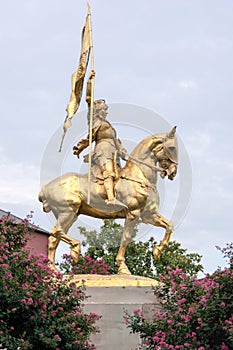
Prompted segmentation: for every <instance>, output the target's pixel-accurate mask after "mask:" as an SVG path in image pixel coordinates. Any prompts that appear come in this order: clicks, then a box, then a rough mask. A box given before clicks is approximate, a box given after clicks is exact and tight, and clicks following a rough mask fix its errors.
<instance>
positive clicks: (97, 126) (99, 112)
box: [73, 79, 127, 207]
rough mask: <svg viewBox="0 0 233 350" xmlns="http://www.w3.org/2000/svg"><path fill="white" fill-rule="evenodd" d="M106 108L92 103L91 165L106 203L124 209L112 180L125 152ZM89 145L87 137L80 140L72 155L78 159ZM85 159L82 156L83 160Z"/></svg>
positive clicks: (87, 99)
mask: <svg viewBox="0 0 233 350" xmlns="http://www.w3.org/2000/svg"><path fill="white" fill-rule="evenodd" d="M89 84H90V79H89V81H88V85H87V96H86V101H87V103H88V107H89V108H88V115H87V117H88V124H89V122H90V94H89V92H90V85H89ZM107 114H108V106H107V104H106V103H105V100H96V101H94V107H93V127H92V142H93V141H95V148H94V154H93V157H92V162H93V165H95V166H97V167H98V168H99V169H100V171H101V174H102V177H103V180H104V187H105V190H106V194H107V199H106V203H107V204H113V205H115V204H116V205H119V206H121V207H126V206H125V205H124V204H123V203H122V202H120V201H119V200H117V199H116V197H115V193H114V180H115V179H116V176H117V166H118V164H119V161H118V160H119V157H120V158H122V159H123V160H126V155H127V152H126V150H125V149H124V148H123V147H122V144H121V141H120V140H119V139H118V138H117V133H116V130H115V129H114V128H113V126H112V125H111V124H110V122H109V121H107V120H106V116H107ZM88 145H89V135H87V137H86V138H84V139H81V140H80V141H79V142H78V143H77V146H74V147H73V154H74V155H76V156H77V157H79V155H80V153H81V152H82V151H83V150H84V149H85V148H87V147H88ZM85 158H86V157H85V156H84V159H85Z"/></svg>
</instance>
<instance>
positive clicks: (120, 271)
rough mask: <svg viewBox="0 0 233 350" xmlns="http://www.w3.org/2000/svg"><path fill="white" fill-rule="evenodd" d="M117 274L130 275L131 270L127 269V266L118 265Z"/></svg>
mask: <svg viewBox="0 0 233 350" xmlns="http://www.w3.org/2000/svg"><path fill="white" fill-rule="evenodd" d="M118 274H119V275H131V272H130V271H129V269H128V267H127V266H122V267H119V269H118Z"/></svg>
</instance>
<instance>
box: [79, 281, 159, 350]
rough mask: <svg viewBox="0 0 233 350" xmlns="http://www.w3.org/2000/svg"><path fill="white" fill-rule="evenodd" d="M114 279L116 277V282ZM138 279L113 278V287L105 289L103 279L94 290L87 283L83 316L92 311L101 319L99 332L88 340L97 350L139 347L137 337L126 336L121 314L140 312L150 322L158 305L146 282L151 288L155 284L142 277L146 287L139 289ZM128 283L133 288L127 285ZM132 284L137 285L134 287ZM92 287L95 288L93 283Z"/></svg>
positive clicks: (134, 335)
mask: <svg viewBox="0 0 233 350" xmlns="http://www.w3.org/2000/svg"><path fill="white" fill-rule="evenodd" d="M107 277H108V276H106V278H107ZM92 278H94V277H92ZM101 278H103V276H102V277H101ZM109 278H110V276H109ZM112 278H113V277H111V279H112ZM117 278H119V281H118V283H117ZM83 279H85V278H83ZM140 279H141V278H140V277H137V276H129V278H127V276H116V277H114V278H113V280H114V282H113V286H106V279H105V282H104V283H103V284H104V286H98V287H96V286H94V287H91V286H90V284H91V283H90V281H88V283H87V285H88V286H87V288H86V295H87V296H89V297H88V298H87V300H86V302H85V311H86V312H87V313H89V312H95V313H97V314H99V315H101V316H102V318H101V319H100V320H99V321H98V322H97V325H98V327H99V328H100V333H97V334H96V335H94V336H92V338H91V339H92V341H93V342H94V344H95V346H96V348H97V350H135V349H137V348H138V346H139V345H141V340H140V338H139V336H138V335H137V334H130V329H129V328H127V326H126V323H125V320H124V315H125V313H124V312H125V310H127V311H128V312H129V313H130V314H132V313H133V311H134V310H136V309H140V310H142V311H143V313H144V314H145V317H146V318H147V319H151V317H152V315H153V314H154V313H155V311H157V310H159V309H160V305H159V304H158V303H157V302H156V298H155V296H154V293H153V291H152V288H151V286H150V285H149V283H151V285H152V284H156V282H155V281H154V280H151V279H143V278H142V280H143V283H142V284H147V286H140ZM130 280H131V284H133V286H130V285H129V284H130V282H129V281H130ZM146 280H147V282H146ZM99 281H100V280H99ZM135 281H137V282H135ZM138 281H139V282H138ZM135 283H137V284H136V285H135ZM93 284H94V285H95V283H94V282H93ZM116 284H118V286H116ZM122 284H123V285H122ZM137 285H139V286H137Z"/></svg>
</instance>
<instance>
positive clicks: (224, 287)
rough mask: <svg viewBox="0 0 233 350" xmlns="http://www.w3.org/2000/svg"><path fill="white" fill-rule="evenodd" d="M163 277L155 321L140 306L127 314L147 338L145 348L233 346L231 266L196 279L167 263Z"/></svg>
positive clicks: (200, 349)
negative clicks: (146, 315) (148, 317)
mask: <svg viewBox="0 0 233 350" xmlns="http://www.w3.org/2000/svg"><path fill="white" fill-rule="evenodd" d="M231 256H232V255H231ZM160 281H161V282H162V285H161V286H160V287H155V288H154V292H155V294H156V297H157V298H158V299H159V300H160V301H161V305H162V311H158V312H156V314H155V315H154V319H153V321H152V322H149V321H146V320H145V318H144V315H143V314H142V313H141V312H139V310H135V312H134V314H133V315H127V323H128V327H130V328H131V330H132V331H133V332H134V333H139V334H140V337H141V338H142V339H144V342H145V349H159V350H163V349H193V350H206V349H211V350H212V349H222V350H230V349H233V294H232V290H233V288H232V287H233V270H232V269H230V268H225V269H224V270H222V271H221V270H217V271H216V272H215V273H214V274H213V275H211V276H209V275H206V276H205V278H203V279H197V277H196V276H193V277H191V276H187V275H186V274H185V273H183V272H182V270H181V269H176V270H172V269H170V268H169V267H168V274H167V275H166V276H160Z"/></svg>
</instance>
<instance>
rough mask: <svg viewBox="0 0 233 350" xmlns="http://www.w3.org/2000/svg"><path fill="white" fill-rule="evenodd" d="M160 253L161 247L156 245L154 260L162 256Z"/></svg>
mask: <svg viewBox="0 0 233 350" xmlns="http://www.w3.org/2000/svg"><path fill="white" fill-rule="evenodd" d="M160 255H161V250H160V249H159V247H154V249H153V257H154V260H158V259H159V258H160Z"/></svg>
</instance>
